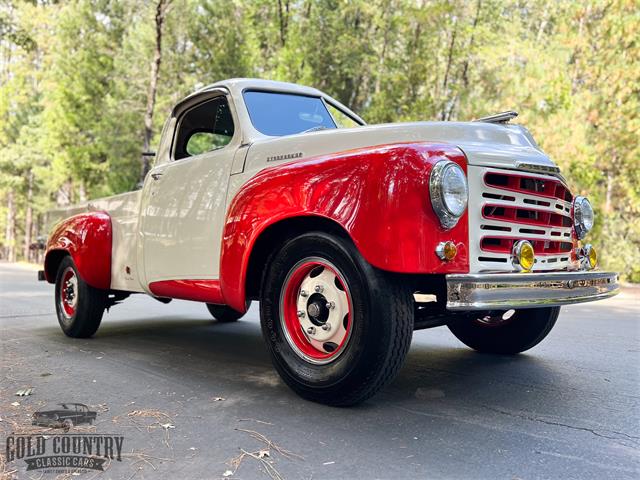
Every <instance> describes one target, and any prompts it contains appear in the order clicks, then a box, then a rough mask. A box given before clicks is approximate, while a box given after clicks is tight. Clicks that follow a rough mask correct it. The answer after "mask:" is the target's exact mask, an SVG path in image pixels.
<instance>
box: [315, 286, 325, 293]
mask: <svg viewBox="0 0 640 480" xmlns="http://www.w3.org/2000/svg"><path fill="white" fill-rule="evenodd" d="M314 290H315V291H316V293H322V291H323V290H324V288H322V285H316V288H315V289H314Z"/></svg>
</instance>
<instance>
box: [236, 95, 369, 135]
mask: <svg viewBox="0 0 640 480" xmlns="http://www.w3.org/2000/svg"><path fill="white" fill-rule="evenodd" d="M248 92H261V93H272V94H276V95H291V96H297V97H307V98H317V99H319V100H320V101H321V102H322V104H323V106H324V108H325V110H326V111H327V114H328V115H329V118H330V119H331V121H332V122H333V124H334V125H335V128H328V129H327V130H342V129H343V128H342V127H338V122H337V121H336V119H335V118H334V117H333V115H332V114H331V110H330V109H329V108H328V106H329V105H330V106H332V107H333V108H335V109H336V110H339V111H340V112H341V113H343V114H344V115H345V116H347V117H349V118H350V119H351V120H353V121H354V122H355V123H357V124H358V126H360V127H361V126H364V125H366V124H365V123H363V121H362V120H360V119H359V118H356V117H354V116H353V115H352V114H350V113H349V112H348V111H345V109H344V107H342V106H341V105H340V104H339V103H337V102H335V101H333V100H332V99H330V98H328V97H327V96H325V95H322V94H321V95H312V94H306V93H300V92H292V91H286V90H274V89H269V88H256V87H247V88H243V89H242V91H241V92H240V94H241V98H242V102H243V104H244V108H245V110H246V111H247V115H248V118H249V122H250V123H251V127H252V128H253V129H254V130H255V131H256V132H258V133H259V134H260V135H264V136H265V137H273V138H279V137H288V136H291V135H301V134H303V133H305V131H301V132H297V133H289V134H286V135H268V134H266V133H264V132H262V131H261V130H260V129H258V127H257V126H256V124H255V123H254V122H253V119H252V118H251V111H250V110H249V106H248V105H247V102H246V100H245V96H244V94H245V93H248Z"/></svg>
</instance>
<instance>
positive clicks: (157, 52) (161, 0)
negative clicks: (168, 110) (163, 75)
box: [140, 0, 171, 183]
mask: <svg viewBox="0 0 640 480" xmlns="http://www.w3.org/2000/svg"><path fill="white" fill-rule="evenodd" d="M170 3H171V0H158V3H157V4H156V14H155V28H156V43H155V48H154V51H153V60H152V62H151V72H150V75H149V88H148V90H147V109H146V112H145V114H144V136H143V147H142V151H143V153H145V152H149V150H150V148H151V138H152V137H153V112H154V110H155V107H156V94H157V92H158V77H159V76H160V64H161V63H162V30H163V26H164V20H165V16H166V13H167V7H168V6H169V4H170ZM141 164H142V167H141V169H140V183H142V182H143V181H144V177H146V175H147V172H148V171H149V169H150V163H149V157H148V156H147V155H142V160H141Z"/></svg>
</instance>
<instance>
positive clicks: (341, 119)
mask: <svg viewBox="0 0 640 480" xmlns="http://www.w3.org/2000/svg"><path fill="white" fill-rule="evenodd" d="M326 103H327V108H328V109H329V113H331V116H332V117H333V120H334V121H335V122H336V125H337V127H338V128H354V127H359V126H360V124H359V123H358V122H356V121H355V120H354V119H353V118H351V117H349V116H348V115H347V114H345V113H343V112H342V111H341V110H338V109H337V108H336V107H334V106H333V105H331V104H330V103H329V102H326Z"/></svg>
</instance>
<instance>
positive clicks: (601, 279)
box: [446, 271, 620, 311]
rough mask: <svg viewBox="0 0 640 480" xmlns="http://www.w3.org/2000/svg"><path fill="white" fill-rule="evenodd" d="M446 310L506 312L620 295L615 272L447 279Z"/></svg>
mask: <svg viewBox="0 0 640 480" xmlns="http://www.w3.org/2000/svg"><path fill="white" fill-rule="evenodd" d="M446 280H447V310H453V311H464V310H495V309H499V310H504V309H510V308H537V307H555V306H559V305H569V304H571V303H581V302H592V301H594V300H601V299H603V298H608V297H612V296H614V295H616V294H617V293H618V292H619V291H620V287H619V285H618V275H617V274H616V273H612V272H585V271H580V272H552V273H478V274H467V275H458V274H455V275H446Z"/></svg>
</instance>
